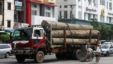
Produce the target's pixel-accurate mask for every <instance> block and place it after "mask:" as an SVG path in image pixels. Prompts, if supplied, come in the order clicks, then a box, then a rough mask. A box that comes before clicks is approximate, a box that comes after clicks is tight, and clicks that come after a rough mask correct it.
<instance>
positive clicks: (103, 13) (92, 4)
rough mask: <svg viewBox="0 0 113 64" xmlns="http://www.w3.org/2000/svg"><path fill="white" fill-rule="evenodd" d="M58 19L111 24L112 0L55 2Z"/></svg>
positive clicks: (112, 20) (64, 0) (59, 0)
mask: <svg viewBox="0 0 113 64" xmlns="http://www.w3.org/2000/svg"><path fill="white" fill-rule="evenodd" d="M57 7H58V8H59V11H58V18H59V19H81V20H92V19H96V20H97V21H98V22H103V23H112V24H113V0H57Z"/></svg>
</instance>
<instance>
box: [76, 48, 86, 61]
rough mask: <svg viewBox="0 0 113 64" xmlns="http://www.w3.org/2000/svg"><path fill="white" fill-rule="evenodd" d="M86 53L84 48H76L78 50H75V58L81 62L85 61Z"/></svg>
mask: <svg viewBox="0 0 113 64" xmlns="http://www.w3.org/2000/svg"><path fill="white" fill-rule="evenodd" d="M86 54H87V52H86V51H85V50H81V49H78V50H77V51H76V57H77V59H78V60H80V61H81V62H84V61H86V58H87V56H86Z"/></svg>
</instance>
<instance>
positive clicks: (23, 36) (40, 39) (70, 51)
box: [12, 26, 98, 62]
mask: <svg viewBox="0 0 113 64" xmlns="http://www.w3.org/2000/svg"><path fill="white" fill-rule="evenodd" d="M63 32H64V36H63V37H64V38H60V40H61V39H63V40H64V41H63V44H61V45H59V44H53V43H54V41H53V40H52V38H53V37H52V35H51V34H50V33H51V32H49V31H47V30H45V29H43V28H42V27H41V26H37V27H25V28H18V29H16V30H15V31H14V33H13V38H12V48H13V50H12V51H13V53H14V54H15V56H16V59H17V61H18V62H24V61H25V59H27V58H30V59H34V60H35V61H36V62H43V61H44V56H45V55H47V54H48V53H55V54H56V57H57V58H58V59H63V58H73V59H75V58H76V56H77V57H78V59H79V60H83V58H84V57H86V54H87V51H86V44H73V42H72V43H68V42H66V31H65V29H64V31H63ZM90 35H91V34H90ZM56 36H57V35H56ZM53 39H54V38H53ZM54 40H56V39H54ZM57 41H58V42H59V40H57ZM61 41H62V40H61ZM69 41H70V40H69ZM73 41H74V40H73ZM88 41H89V42H90V41H91V38H88ZM96 43H98V40H97V41H96ZM91 47H92V48H94V47H95V44H93V45H92V46H91ZM80 50H82V51H80ZM79 52H80V53H81V55H82V56H81V55H80V53H79ZM85 52H86V53H85ZM78 53H79V54H78ZM82 53H84V54H82ZM81 58H82V59H81Z"/></svg>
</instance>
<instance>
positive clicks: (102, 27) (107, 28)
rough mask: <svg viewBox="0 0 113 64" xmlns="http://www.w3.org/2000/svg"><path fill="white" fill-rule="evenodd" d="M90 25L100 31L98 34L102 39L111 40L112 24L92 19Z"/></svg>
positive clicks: (112, 34) (112, 33)
mask: <svg viewBox="0 0 113 64" xmlns="http://www.w3.org/2000/svg"><path fill="white" fill-rule="evenodd" d="M91 25H92V26H93V27H94V29H96V30H99V31H100V36H101V38H100V39H102V40H111V39H113V25H111V24H105V23H98V22H97V20H95V19H93V20H92V22H91Z"/></svg>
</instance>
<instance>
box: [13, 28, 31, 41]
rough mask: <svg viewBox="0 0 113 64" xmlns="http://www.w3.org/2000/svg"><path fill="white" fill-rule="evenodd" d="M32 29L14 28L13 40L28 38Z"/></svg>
mask: <svg viewBox="0 0 113 64" xmlns="http://www.w3.org/2000/svg"><path fill="white" fill-rule="evenodd" d="M31 32H32V31H31V30H30V29H26V30H22V29H19V30H15V31H14V33H13V40H29V39H30V36H31V35H30V34H32V33H31Z"/></svg>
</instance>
